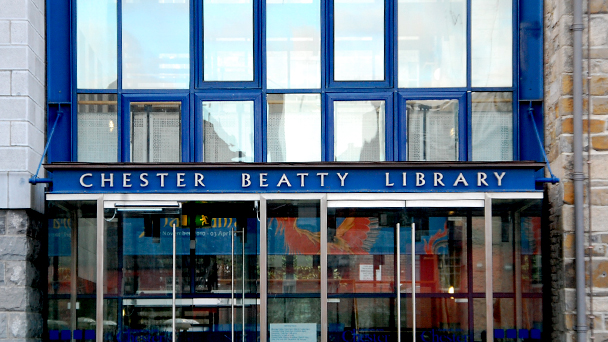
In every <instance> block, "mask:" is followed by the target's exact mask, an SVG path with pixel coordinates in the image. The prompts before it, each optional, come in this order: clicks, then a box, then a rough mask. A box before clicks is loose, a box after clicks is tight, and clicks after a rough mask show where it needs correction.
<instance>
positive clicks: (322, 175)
mask: <svg viewBox="0 0 608 342" xmlns="http://www.w3.org/2000/svg"><path fill="white" fill-rule="evenodd" d="M327 175H328V174H327V173H317V176H319V177H321V186H325V176H327Z"/></svg>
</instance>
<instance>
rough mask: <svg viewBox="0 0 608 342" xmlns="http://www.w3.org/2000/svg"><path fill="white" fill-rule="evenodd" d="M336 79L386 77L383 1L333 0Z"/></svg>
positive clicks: (352, 79)
mask: <svg viewBox="0 0 608 342" xmlns="http://www.w3.org/2000/svg"><path fill="white" fill-rule="evenodd" d="M333 44H334V53H335V55H334V59H335V60H334V80H336V81H382V80H384V1H383V0H369V1H355V0H336V1H334V42H333Z"/></svg>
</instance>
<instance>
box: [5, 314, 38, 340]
mask: <svg viewBox="0 0 608 342" xmlns="http://www.w3.org/2000/svg"><path fill="white" fill-rule="evenodd" d="M8 327H9V328H8V330H9V333H10V337H12V338H28V337H40V336H41V335H42V315H40V314H35V313H24V312H23V313H21V312H20V313H11V314H9V315H8Z"/></svg>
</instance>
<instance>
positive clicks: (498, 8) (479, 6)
mask: <svg viewBox="0 0 608 342" xmlns="http://www.w3.org/2000/svg"><path fill="white" fill-rule="evenodd" d="M512 4H513V1H511V0H496V1H484V0H472V1H471V26H472V29H471V54H472V56H471V78H472V85H473V87H510V86H511V85H512V84H513V62H512V61H513V9H512Z"/></svg>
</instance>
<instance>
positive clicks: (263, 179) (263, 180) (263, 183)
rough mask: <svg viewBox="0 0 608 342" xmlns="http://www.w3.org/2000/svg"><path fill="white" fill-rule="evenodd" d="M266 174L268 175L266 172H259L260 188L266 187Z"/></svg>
mask: <svg viewBox="0 0 608 342" xmlns="http://www.w3.org/2000/svg"><path fill="white" fill-rule="evenodd" d="M266 176H268V174H267V173H260V188H266V187H268V184H266Z"/></svg>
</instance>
